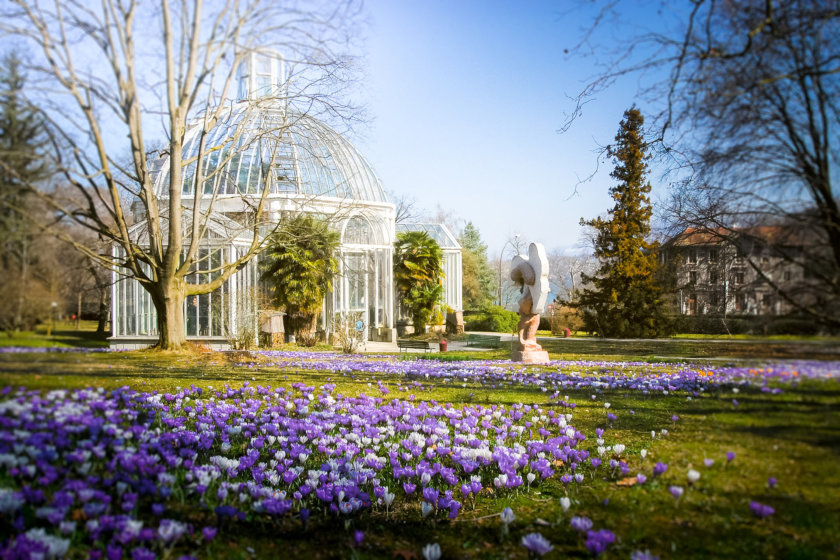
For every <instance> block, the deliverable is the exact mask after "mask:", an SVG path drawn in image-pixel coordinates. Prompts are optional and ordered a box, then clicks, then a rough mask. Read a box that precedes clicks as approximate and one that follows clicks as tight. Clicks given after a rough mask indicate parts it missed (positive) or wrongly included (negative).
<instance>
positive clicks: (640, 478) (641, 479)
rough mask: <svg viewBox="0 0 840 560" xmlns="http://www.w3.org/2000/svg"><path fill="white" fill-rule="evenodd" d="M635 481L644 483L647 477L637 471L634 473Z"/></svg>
mask: <svg viewBox="0 0 840 560" xmlns="http://www.w3.org/2000/svg"><path fill="white" fill-rule="evenodd" d="M636 482H637V483H639V484H644V483H645V482H647V477H646V476H645V475H644V474H642V473H639V474H637V475H636Z"/></svg>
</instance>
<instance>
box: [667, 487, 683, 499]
mask: <svg viewBox="0 0 840 560" xmlns="http://www.w3.org/2000/svg"><path fill="white" fill-rule="evenodd" d="M668 491H669V492H670V493H671V495H672V496H673V497H674V499H677V500H679V499H680V498H681V497H682V495H683V492H684V490H683V487H682V486H671V487H670V488H668Z"/></svg>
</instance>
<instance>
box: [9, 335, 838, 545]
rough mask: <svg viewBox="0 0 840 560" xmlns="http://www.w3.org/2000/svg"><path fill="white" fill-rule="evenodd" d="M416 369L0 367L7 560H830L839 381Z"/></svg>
mask: <svg viewBox="0 0 840 560" xmlns="http://www.w3.org/2000/svg"><path fill="white" fill-rule="evenodd" d="M605 354H607V353H605ZM481 356H482V357H484V356H489V357H496V358H501V357H503V356H502V355H501V353H499V352H495V353H482V354H481ZM417 357H418V356H412V357H411V358H407V357H406V356H402V357H399V356H373V357H371V356H367V357H361V356H349V357H348V356H341V355H329V354H323V353H305V352H259V353H244V352H238V353H203V352H194V353H181V354H171V353H164V352H155V351H147V352H121V353H104V352H91V351H78V352H38V353H17V352H15V353H0V386H6V387H7V389H6V390H5V392H4V395H3V396H2V397H0V424H2V426H3V429H2V430H0V488H5V489H4V490H0V522H2V534H1V535H0V538H2V541H3V542H4V546H5V547H6V548H7V551H6V553H7V554H8V555H9V556H10V557H14V554H15V553H17V552H26V551H30V550H42V551H43V550H46V549H47V548H49V547H50V546H52V547H53V550H54V551H55V552H63V550H64V547H67V555H68V556H69V557H79V558H83V557H88V556H89V555H90V554H91V553H92V554H93V555H94V556H96V555H97V554H100V555H102V557H120V556H121V557H123V558H135V557H141V558H142V557H149V558H151V557H153V556H157V557H172V558H177V557H179V556H180V555H182V554H187V555H192V556H195V557H201V558H205V557H206V558H231V557H232V558H251V557H260V558H274V557H277V556H278V555H281V554H282V555H287V556H289V557H292V558H342V557H354V558H395V557H396V558H409V559H410V558H416V559H419V558H424V548H425V550H426V556H425V557H434V552H435V549H434V547H433V546H432V545H434V544H437V546H438V547H439V549H440V551H441V554H442V556H441V557H442V558H526V557H528V556H529V554H530V555H532V556H533V555H536V554H538V553H539V552H542V551H544V550H546V549H547V548H548V547H549V546H551V547H552V549H551V550H550V551H549V552H547V554H546V555H545V558H562V557H567V556H570V557H581V558H584V557H591V556H593V555H596V554H600V555H601V557H603V558H629V557H631V555H633V554H636V555H637V557H639V556H640V555H642V554H644V552H645V551H649V554H650V555H649V557H654V556H658V557H660V558H687V557H692V558H720V557H732V558H770V557H774V558H825V557H829V556H833V555H838V554H840V534H838V531H837V527H840V501H838V496H840V469H838V468H837V461H838V454H840V383H838V379H840V364H838V363H837V362H827V361H824V362H815V361H809V362H805V361H801V362H787V363H782V362H764V363H760V362H759V361H755V362H749V363H748V362H744V361H735V362H731V363H727V362H726V361H721V360H715V361H712V362H700V361H698V362H697V363H695V364H691V363H688V362H647V361H632V359H631V358H632V357H630V356H626V355H623V356H621V358H622V361H606V360H604V359H600V360H599V361H584V360H575V361H571V360H566V359H564V358H565V357H564V356H562V355H559V354H552V358H555V359H556V360H557V361H555V362H552V364H550V365H549V366H546V367H540V368H527V369H523V368H521V367H517V366H514V365H512V364H510V362H508V361H505V360H483V361H462V360H459V358H466V357H475V354H467V353H464V354H461V355H453V356H446V358H447V360H446V361H443V360H438V359H435V358H436V357H443V355H435V356H431V357H429V356H423V358H431V359H415V358H417ZM21 387H25V389H22V388H21ZM56 390H57V391H56ZM657 465H659V466H657ZM639 475H642V476H639ZM447 492H449V493H447ZM506 508H510V513H506V514H504V515H501V514H502V512H504V511H505V510H506ZM511 514H512V515H511ZM575 518H577V519H575ZM573 520H574V521H573ZM505 522H508V523H505ZM590 524H591V526H590ZM41 530H43V532H42V531H41ZM537 534H539V535H540V536H541V538H542V539H545V540H546V542H547V543H550V544H542V541H541V540H540V538H539V537H538V536H537ZM27 535H28V536H27ZM523 539H524V540H525V542H526V543H527V544H528V545H529V546H530V547H531V549H533V551H532V552H529V549H528V548H526V546H524V545H523V544H522V543H523ZM39 547H40V548H39ZM602 551H603V552H602Z"/></svg>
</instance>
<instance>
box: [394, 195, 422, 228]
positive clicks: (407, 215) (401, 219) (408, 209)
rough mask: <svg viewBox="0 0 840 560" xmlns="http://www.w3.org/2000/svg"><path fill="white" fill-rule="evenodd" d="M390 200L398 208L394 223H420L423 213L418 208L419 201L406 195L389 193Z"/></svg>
mask: <svg viewBox="0 0 840 560" xmlns="http://www.w3.org/2000/svg"><path fill="white" fill-rule="evenodd" d="M388 200H390V201H391V202H393V203H394V206H396V210H395V217H394V221H395V222H396V223H398V224H413V223H416V222H418V221H420V216H422V215H423V211H422V210H420V209H419V207H418V206H417V199H416V198H414V197H413V196H411V195H409V194H405V193H396V192H393V191H389V192H388Z"/></svg>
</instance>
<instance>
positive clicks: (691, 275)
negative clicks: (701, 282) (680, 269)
mask: <svg viewBox="0 0 840 560" xmlns="http://www.w3.org/2000/svg"><path fill="white" fill-rule="evenodd" d="M688 282H689V283H690V284H696V283H697V272H695V271H693V270H692V271H691V272H689V273H688Z"/></svg>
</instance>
